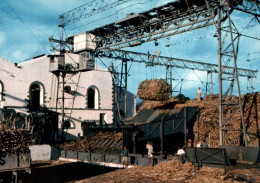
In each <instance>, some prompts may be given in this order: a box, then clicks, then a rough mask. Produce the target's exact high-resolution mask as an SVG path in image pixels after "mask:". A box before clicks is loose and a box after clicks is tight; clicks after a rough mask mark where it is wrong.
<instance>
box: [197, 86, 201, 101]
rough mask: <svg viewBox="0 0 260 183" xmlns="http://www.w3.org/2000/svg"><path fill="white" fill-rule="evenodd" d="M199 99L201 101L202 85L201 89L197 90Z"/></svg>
mask: <svg viewBox="0 0 260 183" xmlns="http://www.w3.org/2000/svg"><path fill="white" fill-rule="evenodd" d="M197 100H198V101H201V90H200V87H199V89H198V91H197Z"/></svg>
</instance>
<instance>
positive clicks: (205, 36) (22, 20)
mask: <svg viewBox="0 0 260 183" xmlns="http://www.w3.org/2000/svg"><path fill="white" fill-rule="evenodd" d="M103 1H104V0H99V2H101V3H102V2H103ZM111 1H112V0H111ZM111 1H109V2H111ZM113 1H115V0H113ZM169 1H170V0H142V1H140V0H138V1H137V0H132V1H130V2H131V3H125V4H122V5H120V6H116V7H114V8H113V9H110V10H107V11H106V12H104V13H100V14H98V15H96V16H94V17H91V19H88V20H86V22H84V21H82V22H79V23H78V24H75V25H70V26H68V30H67V31H68V32H67V33H68V34H71V35H73V34H76V33H80V32H83V31H84V30H90V29H92V28H95V27H97V26H101V25H103V24H105V23H108V22H113V21H115V20H117V19H121V18H124V17H125V15H126V14H127V13H131V12H135V13H138V12H142V11H145V10H148V9H150V8H151V7H153V6H157V5H161V4H165V3H167V2H169ZM87 2H90V1H86V0H55V1H53V0H23V1H19V0H2V1H1V3H0V57H1V58H4V59H6V60H9V61H11V62H17V63H19V62H22V61H24V60H26V59H29V58H32V57H34V56H37V55H40V54H49V53H51V51H50V44H49V42H48V38H49V37H50V36H51V35H54V36H56V37H57V25H58V24H59V20H58V17H59V15H61V14H62V13H65V12H67V11H69V10H71V9H74V8H76V7H78V6H81V5H83V4H85V3H87ZM96 2H98V1H96ZM104 2H107V1H106V0H105V1H104ZM232 17H233V19H234V20H235V23H237V24H238V27H239V28H241V30H242V29H243V26H245V25H246V24H247V23H248V22H249V21H250V20H251V18H250V17H249V16H248V15H244V14H242V13H238V12H235V13H234V14H233V15H232ZM88 21H89V22H88ZM259 25H260V24H259V23H256V22H252V24H251V26H250V27H249V28H248V29H246V30H245V31H244V32H243V33H244V34H247V35H251V36H254V37H258V38H260V26H259ZM75 27H76V28H78V29H76V28H75ZM215 32H216V28H215V27H214V26H211V27H208V28H203V29H200V30H196V31H193V32H188V33H184V34H181V35H178V36H173V37H171V38H167V39H162V40H159V46H157V47H155V46H154V42H151V43H146V44H144V45H141V46H139V47H134V48H131V50H133V51H140V50H142V52H144V53H146V52H147V51H149V52H150V53H155V51H156V50H160V51H161V55H163V56H172V57H176V58H183V59H189V60H195V61H202V62H207V63H214V64H217V63H218V60H217V59H218V58H217V39H216V38H215V37H213V35H214V34H215ZM54 33H55V34H54ZM167 44H169V45H170V47H165V45H167ZM128 50H130V49H128ZM259 61H260V41H256V40H253V39H246V38H243V37H242V38H241V43H240V48H239V59H238V67H243V68H247V69H253V70H255V69H258V70H259V69H260V62H259ZM104 62H105V63H106V64H107V65H109V62H111V60H104ZM113 62H114V63H115V65H118V64H119V62H116V61H113ZM130 65H131V64H129V66H130ZM129 71H130V72H129V79H128V89H129V91H131V92H132V93H134V94H136V92H137V88H138V85H139V83H140V82H141V81H142V80H145V79H156V78H165V75H166V71H165V68H163V67H157V68H146V67H145V66H144V65H141V64H132V65H131V68H130V70H129ZM217 77H218V76H217V75H216V74H215V75H213V78H214V93H218V79H217ZM173 78H174V80H173V87H174V90H175V91H176V92H175V93H174V95H176V94H178V92H179V91H180V90H181V91H182V93H183V94H184V95H186V96H189V97H190V98H194V97H195V95H196V90H197V88H198V87H201V88H202V92H203V93H205V87H204V84H205V83H203V82H206V80H207V74H206V73H205V72H199V71H190V70H183V69H173ZM240 83H241V91H242V93H246V92H248V90H247V87H248V83H247V80H246V79H245V78H241V79H240ZM254 87H255V90H254V91H259V90H260V79H259V76H258V79H256V80H254Z"/></svg>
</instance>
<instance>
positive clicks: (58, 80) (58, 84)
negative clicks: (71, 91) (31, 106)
mask: <svg viewBox="0 0 260 183" xmlns="http://www.w3.org/2000/svg"><path fill="white" fill-rule="evenodd" d="M55 76H56V77H57V82H58V83H57V93H56V106H55V107H56V109H55V111H56V112H57V111H58V103H59V86H60V73H58V74H55Z"/></svg>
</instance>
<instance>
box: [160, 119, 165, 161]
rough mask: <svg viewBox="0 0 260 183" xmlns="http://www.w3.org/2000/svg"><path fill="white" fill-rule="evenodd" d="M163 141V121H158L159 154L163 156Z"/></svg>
mask: <svg viewBox="0 0 260 183" xmlns="http://www.w3.org/2000/svg"><path fill="white" fill-rule="evenodd" d="M163 141H164V121H163V120H161V122H160V146H161V156H163V151H164V150H163V145H164V144H163Z"/></svg>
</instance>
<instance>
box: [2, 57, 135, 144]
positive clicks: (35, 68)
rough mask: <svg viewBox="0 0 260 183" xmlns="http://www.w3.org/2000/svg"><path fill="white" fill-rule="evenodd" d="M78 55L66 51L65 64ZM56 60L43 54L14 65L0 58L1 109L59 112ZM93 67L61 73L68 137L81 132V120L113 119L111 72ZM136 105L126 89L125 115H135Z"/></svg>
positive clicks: (59, 101)
mask: <svg viewBox="0 0 260 183" xmlns="http://www.w3.org/2000/svg"><path fill="white" fill-rule="evenodd" d="M79 57H80V55H78V54H67V53H66V54H65V64H66V67H73V66H75V65H78V60H79ZM55 59H57V57H50V56H47V55H42V56H39V57H37V58H33V59H32V60H29V61H26V62H23V63H20V64H14V63H11V62H9V61H7V60H4V59H2V58H0V108H4V107H6V108H11V109H15V110H16V112H21V113H25V114H28V113H29V112H34V110H35V109H36V110H37V109H42V108H46V109H49V110H52V111H56V110H57V112H58V113H61V111H62V99H63V96H62V93H63V92H62V88H63V85H62V84H61V83H62V77H61V75H62V74H61V72H59V74H57V73H56V72H55V70H57V69H58V67H59V65H58V64H57V63H58V60H55ZM77 67H80V66H79V65H78V66H77ZM93 68H94V70H91V71H85V72H78V71H77V72H66V76H64V105H63V106H64V116H65V120H66V121H67V122H68V121H69V126H68V129H67V133H68V136H67V137H68V138H70V139H73V138H76V137H78V136H79V135H82V133H83V132H82V129H81V126H82V123H83V122H96V123H99V121H100V119H101V118H102V121H104V123H106V124H111V123H113V120H114V112H113V111H115V109H114V107H115V103H116V102H115V98H114V97H115V95H114V92H115V90H116V89H115V87H114V85H113V75H112V74H111V73H110V72H109V71H107V70H104V69H103V68H101V67H100V66H98V65H95V66H94V67H93ZM58 83H59V84H58ZM135 104H136V103H135V96H134V95H133V94H131V93H129V92H127V105H126V106H127V117H130V116H132V115H134V114H135V112H136V111H135ZM121 106H124V105H121ZM117 110H118V111H120V110H121V111H125V110H124V109H117ZM60 116H61V115H60ZM60 119H61V118H60ZM60 121H61V120H60ZM60 124H61V123H60Z"/></svg>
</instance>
